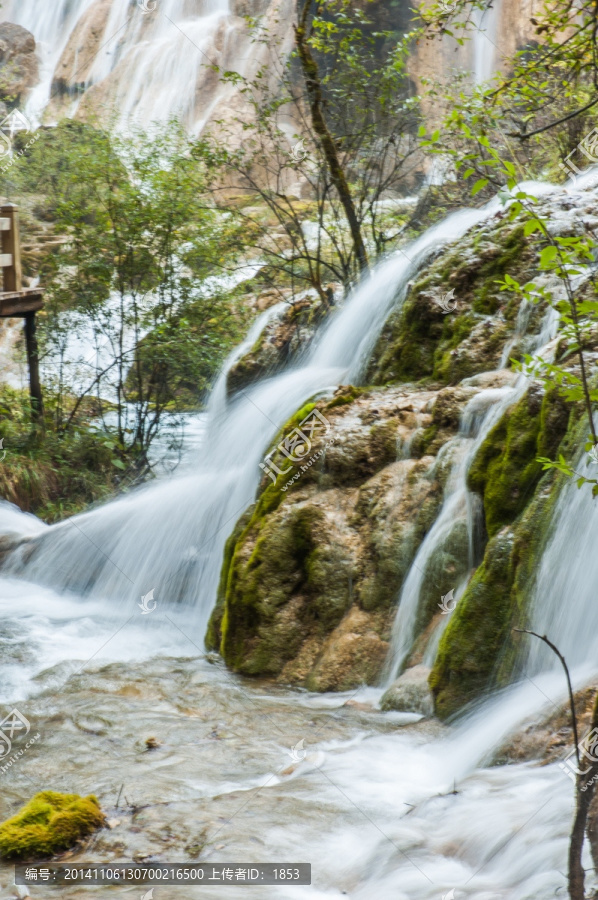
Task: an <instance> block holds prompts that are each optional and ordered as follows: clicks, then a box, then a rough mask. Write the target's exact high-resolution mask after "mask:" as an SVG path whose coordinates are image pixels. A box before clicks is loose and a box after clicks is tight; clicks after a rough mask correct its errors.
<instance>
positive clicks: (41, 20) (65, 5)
mask: <svg viewBox="0 0 598 900" xmlns="http://www.w3.org/2000/svg"><path fill="white" fill-rule="evenodd" d="M93 3H94V0H75V2H73V0H52V3H44V4H43V5H42V6H41V8H40V3H39V2H38V0H9V2H8V3H5V4H3V5H2V20H3V21H7V22H14V23H15V25H22V26H23V28H26V29H27V30H28V31H30V32H31V33H32V34H33V36H34V37H35V40H36V42H37V53H38V56H39V59H40V80H39V84H38V85H37V86H36V87H35V88H34V89H33V91H32V94H31V96H30V97H29V101H28V112H29V113H30V114H31V115H32V116H33V117H34V118H39V116H40V115H41V113H42V111H43V109H44V108H45V106H46V104H47V102H48V100H49V98H50V89H51V85H52V78H53V76H54V72H55V69H56V65H57V63H58V60H59V59H60V57H61V55H62V53H63V51H64V48H65V46H66V44H67V42H68V40H69V37H70V35H71V32H72V30H73V28H74V27H75V26H76V24H77V22H79V20H80V19H81V17H82V16H83V14H84V13H85V12H87V10H89V9H90V8H91V7H92V5H93Z"/></svg>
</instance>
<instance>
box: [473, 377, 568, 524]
mask: <svg viewBox="0 0 598 900" xmlns="http://www.w3.org/2000/svg"><path fill="white" fill-rule="evenodd" d="M569 414H570V405H568V404H567V403H566V402H565V401H564V400H563V399H562V397H561V396H560V395H559V394H558V392H557V390H556V389H550V390H549V391H547V392H546V393H545V394H543V392H542V390H541V389H540V388H539V387H538V386H533V387H532V388H531V389H530V390H528V391H527V393H526V394H525V396H524V397H522V398H521V400H520V401H519V402H518V403H517V404H516V405H515V406H513V407H512V408H511V409H510V410H508V411H507V413H506V414H505V415H504V416H503V417H502V419H501V420H500V422H498V424H497V425H495V426H494V428H493V429H492V430H491V431H490V433H489V434H488V436H487V437H486V439H485V441H484V442H483V443H482V445H481V447H480V449H479V450H478V452H477V454H476V457H475V459H474V460H473V463H472V465H471V467H470V470H469V473H468V486H469V488H470V490H472V491H476V492H477V493H479V494H481V495H482V497H483V501H484V515H485V519H486V528H487V531H488V534H489V536H490V537H492V536H493V535H495V534H496V533H497V532H498V531H499V530H500V529H501V528H502V527H503V526H504V525H509V524H511V523H512V522H513V521H514V520H515V519H516V518H517V516H518V515H519V514H520V512H521V511H522V510H523V509H524V507H525V505H526V504H527V503H528V502H529V500H530V498H531V496H532V494H533V492H534V490H535V488H536V486H537V484H538V482H539V481H540V477H541V475H542V466H541V464H540V463H539V462H538V461H537V458H538V456H553V455H554V454H555V453H556V450H557V448H558V446H559V444H560V442H561V440H562V439H563V437H564V436H565V434H566V431H567V425H568V421H569Z"/></svg>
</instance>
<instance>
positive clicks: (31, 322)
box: [25, 312, 44, 422]
mask: <svg viewBox="0 0 598 900" xmlns="http://www.w3.org/2000/svg"><path fill="white" fill-rule="evenodd" d="M25 346H26V348H27V362H28V364H29V394H30V396H31V416H32V418H33V419H36V420H39V421H41V422H43V416H44V402H43V399H42V386H41V384H40V380H39V351H38V347H37V337H36V335H35V313H34V312H28V313H25Z"/></svg>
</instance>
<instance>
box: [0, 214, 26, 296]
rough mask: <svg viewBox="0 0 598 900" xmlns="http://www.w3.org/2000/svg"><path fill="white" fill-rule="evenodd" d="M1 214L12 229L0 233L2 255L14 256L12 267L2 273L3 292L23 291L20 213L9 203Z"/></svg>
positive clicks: (7, 267)
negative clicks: (0, 237) (0, 235)
mask: <svg viewBox="0 0 598 900" xmlns="http://www.w3.org/2000/svg"><path fill="white" fill-rule="evenodd" d="M0 214H1V215H2V218H3V219H9V220H10V228H7V229H5V230H4V231H2V232H0V234H2V253H3V254H5V253H6V254H10V255H11V256H12V265H10V266H5V267H4V268H3V269H2V271H3V273H4V279H3V290H4V293H7V292H8V291H21V290H23V283H22V282H23V278H22V273H21V242H20V238H19V211H18V210H17V207H16V206H15V205H14V204H13V203H7V204H6V206H3V207H2V208H0Z"/></svg>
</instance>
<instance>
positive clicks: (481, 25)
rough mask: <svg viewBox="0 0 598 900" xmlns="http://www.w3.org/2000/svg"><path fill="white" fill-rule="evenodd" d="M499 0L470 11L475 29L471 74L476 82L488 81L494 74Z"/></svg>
mask: <svg viewBox="0 0 598 900" xmlns="http://www.w3.org/2000/svg"><path fill="white" fill-rule="evenodd" d="M500 4H501V0H494V2H490V3H489V4H488V5H487V6H486V8H485V9H483V10H480V9H477V8H475V9H474V10H473V12H472V17H473V21H474V24H475V31H474V34H473V75H474V79H475V83H476V84H482V83H483V82H484V81H488V80H489V79H490V78H491V77H492V75H493V74H494V72H495V70H496V67H497V64H498V59H497V52H498V46H497V33H498V22H499V19H500Z"/></svg>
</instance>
